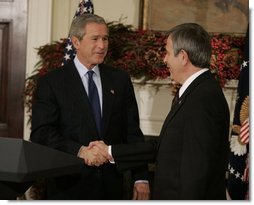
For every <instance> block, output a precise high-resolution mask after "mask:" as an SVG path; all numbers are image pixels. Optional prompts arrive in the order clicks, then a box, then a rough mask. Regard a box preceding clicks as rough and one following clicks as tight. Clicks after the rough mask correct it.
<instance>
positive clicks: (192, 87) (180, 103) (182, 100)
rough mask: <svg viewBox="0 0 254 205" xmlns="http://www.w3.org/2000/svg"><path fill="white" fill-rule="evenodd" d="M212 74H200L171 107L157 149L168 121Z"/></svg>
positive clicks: (208, 72)
mask: <svg viewBox="0 0 254 205" xmlns="http://www.w3.org/2000/svg"><path fill="white" fill-rule="evenodd" d="M212 77H213V76H212V74H211V73H210V71H206V72H204V73H202V74H201V75H200V76H198V77H197V78H196V79H195V80H194V81H193V82H192V83H191V84H190V85H189V86H188V88H187V89H186V90H185V92H184V93H183V95H182V96H181V97H180V99H179V101H178V104H177V105H175V106H173V107H172V109H171V110H170V111H169V113H168V115H167V117H166V119H165V121H164V123H163V126H162V129H161V133H160V139H159V143H158V148H159V146H160V142H161V139H162V138H163V136H164V133H165V131H166V128H167V127H168V124H169V123H170V121H171V120H172V119H173V118H174V116H175V115H176V114H177V112H178V111H179V110H180V109H181V107H182V106H183V105H184V103H185V101H186V99H187V98H188V96H189V95H190V94H191V93H192V92H193V90H195V88H196V87H197V86H198V85H199V84H200V83H202V82H203V81H204V80H206V79H208V78H212Z"/></svg>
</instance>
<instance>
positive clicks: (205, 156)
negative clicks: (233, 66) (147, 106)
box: [112, 71, 229, 200]
mask: <svg viewBox="0 0 254 205" xmlns="http://www.w3.org/2000/svg"><path fill="white" fill-rule="evenodd" d="M228 137H229V109H228V104H227V102H226V99H225V97H224V95H223V92H222V90H221V88H220V86H219V84H218V83H217V82H216V81H215V79H214V77H213V76H212V74H211V73H210V72H209V71H208V72H205V73H203V74H201V75H200V76H199V77H197V78H196V79H195V80H194V81H193V82H192V83H191V84H190V85H189V87H188V88H187V89H186V91H185V92H184V93H183V95H182V96H181V98H180V99H179V101H178V103H177V105H175V106H173V107H172V109H171V111H170V112H169V114H168V116H167V118H166V120H165V122H164V124H163V127H162V130H161V133H160V136H159V139H158V142H157V143H156V142H146V143H143V144H142V143H140V145H139V146H138V147H135V146H134V149H135V150H134V149H132V148H131V149H130V147H129V148H128V150H129V151H127V147H128V146H125V145H117V146H116V145H115V146H112V154H113V157H114V159H115V161H116V162H117V164H118V166H119V168H120V169H125V168H126V167H128V166H127V165H129V167H131V165H132V167H134V166H135V165H137V164H138V162H142V160H144V159H145V160H152V159H153V158H155V165H156V168H155V176H154V193H153V198H154V199H170V200H174V199H181V200H183V199H196V200H197V199H200V200H204V199H225V197H226V195H225V193H226V188H225V173H226V168H227V159H228V158H227V153H228ZM136 146H137V145H136ZM140 147H143V148H142V150H145V152H143V153H141V152H142V150H141V149H140ZM139 150H140V151H139ZM128 152H135V155H136V156H137V155H138V156H139V157H136V158H135V156H134V155H133V154H132V155H130V156H131V157H128V156H129V153H128ZM144 153H146V155H145V156H146V157H144ZM142 155H143V156H142ZM140 156H141V157H140ZM132 161H134V162H135V163H134V164H131V162H132ZM125 162H127V163H125Z"/></svg>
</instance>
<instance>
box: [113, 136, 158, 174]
mask: <svg viewBox="0 0 254 205" xmlns="http://www.w3.org/2000/svg"><path fill="white" fill-rule="evenodd" d="M156 147H157V140H156V139H155V140H149V141H146V142H138V143H132V144H120V145H113V146H112V156H113V158H114V160H115V163H116V165H117V168H118V170H120V171H125V170H128V169H132V170H138V169H139V167H142V166H145V165H147V164H148V163H152V162H154V161H155V156H156Z"/></svg>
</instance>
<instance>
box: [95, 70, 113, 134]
mask: <svg viewBox="0 0 254 205" xmlns="http://www.w3.org/2000/svg"><path fill="white" fill-rule="evenodd" d="M99 69H100V75H101V85H102V98H103V100H102V101H103V103H102V135H103V136H104V135H105V133H106V129H107V127H108V123H109V119H110V115H111V112H112V109H113V104H114V103H113V102H114V98H115V94H116V93H115V88H114V86H113V83H112V78H111V72H110V71H109V70H107V69H106V68H103V65H100V66H99Z"/></svg>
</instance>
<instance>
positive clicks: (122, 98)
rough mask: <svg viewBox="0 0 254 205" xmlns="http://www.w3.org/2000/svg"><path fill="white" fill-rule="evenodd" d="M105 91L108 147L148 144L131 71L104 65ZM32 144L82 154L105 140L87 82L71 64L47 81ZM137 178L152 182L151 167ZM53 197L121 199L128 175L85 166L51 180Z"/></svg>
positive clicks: (41, 85) (37, 100)
mask: <svg viewBox="0 0 254 205" xmlns="http://www.w3.org/2000/svg"><path fill="white" fill-rule="evenodd" d="M99 69H100V75H101V83H102V93H103V97H102V98H103V108H102V110H103V113H102V139H101V140H104V142H105V143H107V144H120V143H134V142H142V141H143V140H144V137H143V134H142V132H141V130H140V128H139V116H138V108H137V103H136V99H135V95H134V89H133V86H132V83H131V80H130V77H129V75H128V74H127V72H125V71H123V70H119V69H113V68H110V67H108V66H106V65H103V64H102V65H99ZM30 139H31V141H33V142H36V143H40V144H43V145H46V146H49V147H52V148H55V149H58V150H61V151H63V152H67V153H70V154H72V155H77V154H78V151H79V149H80V147H81V146H82V145H85V146H87V145H88V144H89V142H91V141H94V140H99V138H98V132H97V129H96V124H95V121H94V117H93V114H92V111H91V107H90V104H89V100H88V96H87V94H86V91H85V88H84V86H83V84H82V80H81V78H80V76H79V73H78V71H77V69H76V67H75V64H74V63H73V61H72V62H70V63H69V64H67V65H66V66H64V67H61V68H58V69H56V70H54V71H52V72H49V73H47V74H46V75H45V76H43V77H41V78H40V79H39V80H38V83H37V89H36V92H35V95H34V99H33V109H32V132H31V136H30ZM133 174H134V175H133V176H134V180H137V179H147V170H146V166H145V165H142V166H140V167H138V168H137V169H136V171H135V170H134V172H133ZM48 181H49V182H48V189H47V190H48V198H49V199H121V198H122V194H123V175H122V174H121V173H120V172H119V171H117V169H116V167H115V165H114V164H110V163H107V164H105V165H102V166H100V167H88V166H86V165H84V168H83V170H82V174H81V175H75V176H74V175H72V176H65V177H59V178H54V179H49V180H48Z"/></svg>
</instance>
